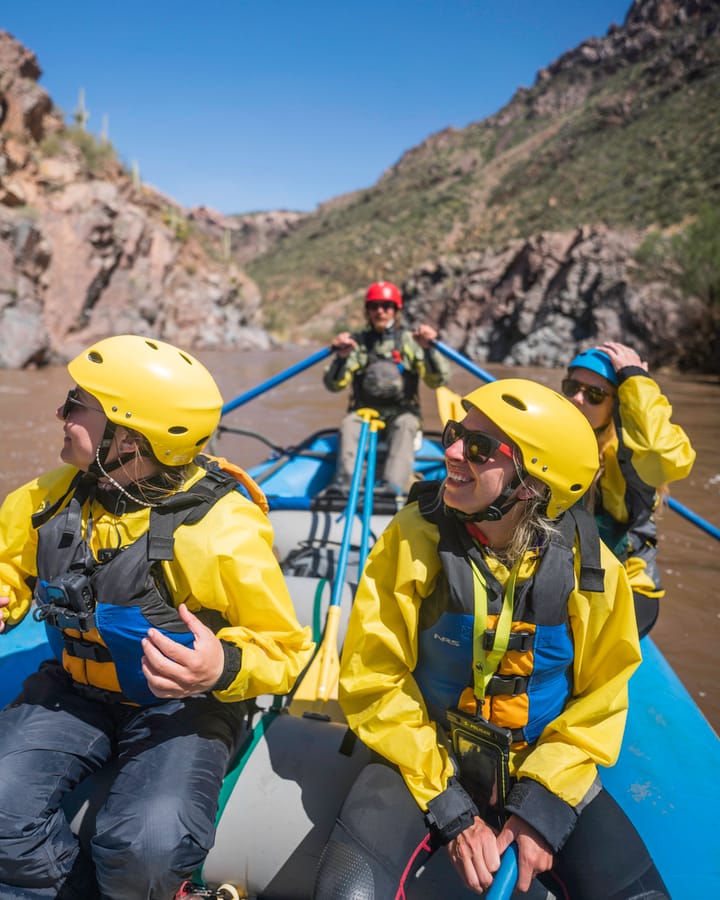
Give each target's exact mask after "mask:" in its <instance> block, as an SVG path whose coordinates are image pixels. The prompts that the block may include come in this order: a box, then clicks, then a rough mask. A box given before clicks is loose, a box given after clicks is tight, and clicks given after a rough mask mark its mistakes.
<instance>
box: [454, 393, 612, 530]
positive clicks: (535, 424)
mask: <svg viewBox="0 0 720 900" xmlns="http://www.w3.org/2000/svg"><path fill="white" fill-rule="evenodd" d="M462 404H463V407H464V408H465V410H470V409H471V408H473V407H474V408H475V409H478V410H479V411H480V412H482V413H484V414H485V415H486V416H487V417H488V419H490V420H491V421H492V422H494V423H495V425H497V427H498V428H500V429H502V431H504V432H505V434H506V435H507V436H508V437H509V438H510V439H511V441H512V442H513V443H514V444H516V445H517V447H519V449H520V452H521V453H522V458H523V466H524V468H525V470H526V472H528V474H530V475H533V476H534V477H535V478H537V479H538V480H539V481H542V482H543V483H544V484H546V485H547V486H548V487H549V488H550V498H549V500H548V505H547V516H548V518H550V519H555V518H557V517H558V516H559V515H560V514H561V513H562V512H564V510H566V509H567V508H568V507H569V506H572V505H573V503H575V501H576V500H578V499H579V498H580V497H582V495H583V494H584V493H585V491H587V489H588V488H589V487H590V485H591V484H592V481H593V479H594V478H595V475H596V473H597V470H598V468H599V465H600V462H599V457H598V445H597V439H596V437H595V432H594V431H593V430H592V427H591V426H590V423H589V422H588V420H587V419H586V418H585V416H584V415H583V414H582V413H581V412H580V410H579V409H577V408H576V407H575V406H574V405H573V404H572V403H571V402H570V401H569V400H568V399H566V398H565V397H563V396H562V395H561V394H558V393H556V392H555V391H553V390H551V389H550V388H549V387H545V385H543V384H538V383H537V382H536V381H529V380H528V379H525V378H503V379H500V380H498V381H493V382H490V383H489V384H485V385H483V386H482V387H479V388H477V390H475V391H473V392H472V393H471V394H468V395H467V396H466V397H463V400H462Z"/></svg>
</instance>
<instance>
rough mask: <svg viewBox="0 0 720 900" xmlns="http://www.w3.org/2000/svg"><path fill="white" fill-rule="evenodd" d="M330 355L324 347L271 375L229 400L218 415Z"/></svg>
mask: <svg viewBox="0 0 720 900" xmlns="http://www.w3.org/2000/svg"><path fill="white" fill-rule="evenodd" d="M331 353H332V350H331V349H330V347H324V348H323V349H322V350H318V352H317V353H313V355H312V356H308V358H307V359H303V360H302V361H301V362H299V363H295V365H294V366H290V368H289V369H285V371H283V372H278V374H277V375H273V377H272V378H268V380H267V381H264V382H263V383H262V384H259V385H257V387H254V388H252V389H251V390H249V391H246V393H244V394H240V396H239V397H236V398H235V399H234V400H229V401H228V402H227V403H226V404H225V405H224V406H223V408H222V409H221V410H220V415H221V416H224V415H225V414H226V413H229V412H231V411H232V410H233V409H237V408H238V406H242V405H243V404H244V403H248V402H249V401H250V400H254V399H255V397H259V396H260V394H264V393H265V391H269V390H270V388H274V387H275V386H276V385H278V384H282V383H283V381H287V380H288V378H292V377H293V376H294V375H298V374H299V373H300V372H304V371H305V369H309V368H310V366H314V365H315V363H319V362H320V361H321V360H323V359H327V357H328V356H330V354H331Z"/></svg>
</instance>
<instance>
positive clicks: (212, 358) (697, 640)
mask: <svg viewBox="0 0 720 900" xmlns="http://www.w3.org/2000/svg"><path fill="white" fill-rule="evenodd" d="M311 352H313V351H311V350H309V349H307V348H304V349H301V350H300V349H297V350H287V351H269V352H259V351H258V352H245V353H227V352H225V353H199V354H197V355H198V356H199V357H200V358H201V359H202V360H203V362H205V364H206V365H207V366H208V367H209V369H210V370H211V371H212V373H213V374H214V375H215V377H216V379H217V381H218V384H219V385H220V389H221V391H222V393H223V396H224V398H225V400H226V401H228V400H232V399H233V398H235V397H237V396H239V395H241V394H244V393H245V392H246V391H248V390H250V389H251V388H253V387H255V386H256V385H258V384H261V383H263V382H265V381H266V380H267V379H269V378H271V377H272V376H274V375H275V374H277V373H278V372H282V371H284V370H285V369H287V368H288V367H289V366H292V365H294V364H295V363H296V362H298V361H300V360H302V359H305V358H306V357H308V356H309V355H310V353H311ZM322 366H323V363H318V364H317V365H316V366H314V367H312V368H310V369H307V370H305V371H304V372H302V373H300V374H299V375H297V376H295V377H294V378H292V379H291V380H289V381H286V382H284V383H283V384H281V385H279V386H277V387H275V388H273V389H272V390H271V391H269V392H268V393H265V394H263V395H261V396H259V397H256V398H255V399H254V400H252V401H250V402H249V403H247V404H246V405H243V406H241V407H239V408H238V409H236V410H234V411H233V412H232V413H229V414H228V416H227V417H226V419H225V420H224V424H226V425H228V426H231V427H236V428H243V429H248V430H251V431H253V432H256V433H257V434H260V435H262V436H263V437H265V438H266V439H267V440H268V441H270V442H271V443H272V444H275V445H280V446H288V445H292V444H294V443H297V442H298V441H299V440H301V439H302V438H303V437H304V436H305V435H306V434H308V433H309V432H311V431H314V430H316V429H319V428H325V427H332V426H334V425H336V424H337V423H338V422H339V420H340V417H341V415H342V413H343V411H344V408H345V403H346V397H345V395H344V394H330V393H328V392H327V391H326V390H325V389H324V388H323V386H322V383H321V380H320V379H321V372H322ZM483 368H486V369H487V370H488V371H490V373H491V374H492V375H494V376H496V377H503V376H508V375H513V376H520V377H530V378H535V379H537V380H538V381H541V382H543V383H545V384H548V385H549V386H550V387H553V388H557V387H558V386H559V384H560V380H561V377H562V372H561V371H560V370H552V369H522V368H513V369H509V368H506V367H502V366H495V365H491V366H483ZM451 369H452V379H451V383H450V387H451V388H452V389H453V390H455V391H458V392H459V393H465V392H467V391H469V390H471V389H472V388H473V387H476V386H477V384H478V380H477V379H476V378H475V377H474V376H472V375H470V374H469V373H467V372H466V371H465V370H463V369H460V368H459V367H458V366H457V365H455V364H454V363H451ZM655 377H656V378H657V380H658V382H659V384H660V386H661V388H662V389H663V391H664V392H665V394H666V395H667V397H668V398H669V400H670V402H671V403H672V404H673V408H674V416H673V418H674V421H675V422H677V423H678V424H679V425H681V426H682V427H683V428H684V429H685V431H686V432H687V433H688V435H689V437H690V439H691V441H692V444H693V446H694V447H695V450H696V451H697V460H696V462H695V467H694V469H693V472H692V473H691V475H690V477H689V478H687V479H686V480H685V481H681V482H678V483H677V484H675V485H673V486H672V495H673V497H674V498H675V499H676V500H677V501H678V502H679V503H681V504H683V506H685V507H687V508H688V509H690V510H692V512H694V513H695V514H696V515H698V516H700V517H701V518H702V519H704V520H705V521H707V522H710V523H712V524H713V525H714V526H715V527H720V503H719V502H718V501H719V500H720V379H718V378H717V377H702V376H688V375H675V374H665V373H662V374H655ZM71 386H72V385H71V382H70V378H69V376H68V374H67V372H66V371H65V369H64V368H61V367H60V368H47V369H42V370H38V371H7V370H0V413H1V416H2V422H3V427H4V433H5V438H4V443H5V457H4V465H3V467H2V472H0V498H4V497H5V495H6V494H7V493H8V492H9V491H10V490H11V489H12V488H14V487H16V486H18V485H20V484H22V483H23V482H24V481H27V480H29V479H30V478H32V477H34V476H35V475H37V474H39V473H40V472H41V471H43V470H45V469H47V468H51V467H53V466H54V465H56V464H58V462H59V459H58V454H59V452H60V447H61V445H62V431H61V425H60V423H59V422H58V421H57V419H56V418H55V410H56V408H57V406H58V405H59V404H60V403H61V402H62V400H63V399H64V396H65V393H66V392H67V390H68V389H69V388H70V387H71ZM422 397H423V412H424V418H425V425H426V428H427V429H428V430H432V429H437V428H439V427H440V421H439V418H438V414H437V410H436V408H435V403H434V398H433V394H432V392H431V391H429V390H427V389H426V388H424V387H423V388H422ZM214 449H215V451H216V452H217V453H219V454H221V455H223V456H226V457H228V458H229V459H232V460H233V461H234V462H237V463H239V464H240V465H242V466H244V467H248V466H251V465H253V464H254V463H257V462H259V461H260V460H261V459H263V458H264V457H265V456H266V455H267V453H268V448H267V446H266V445H264V444H263V443H261V442H260V441H257V440H253V439H249V438H245V437H237V436H234V435H224V436H223V437H222V439H221V440H219V441H218V442H217V444H216V445H215V448H214ZM659 545H660V553H659V557H658V560H659V565H660V570H661V572H662V575H663V581H664V583H665V587H666V589H667V594H666V596H665V598H664V600H663V601H662V606H661V612H660V618H659V621H658V623H657V625H656V626H655V628H654V630H653V632H652V638H653V640H654V641H655V643H656V644H657V645H658V647H659V648H660V649H661V650H662V652H663V653H664V655H665V657H666V658H667V660H668V661H669V663H670V664H671V665H672V666H673V668H674V669H675V671H676V672H677V674H678V675H679V677H680V678H681V679H682V681H683V683H684V684H685V686H686V688H687V689H688V691H689V692H690V694H691V695H692V696H693V698H694V699H695V701H696V702H697V704H698V705H699V707H700V708H701V710H702V711H703V712H704V714H705V716H706V717H707V719H708V720H709V721H710V723H711V724H712V725H713V727H714V728H715V730H716V731H720V678H718V677H717V676H718V649H717V647H718V643H716V642H717V641H718V639H719V638H720V603H719V602H718V600H717V599H716V596H715V591H716V589H718V587H719V585H720V541H718V540H717V539H716V538H714V537H712V536H711V535H709V534H707V533H706V532H705V531H703V530H702V529H701V528H699V527H698V526H697V525H695V524H693V523H692V522H690V521H688V520H687V519H686V518H684V517H683V516H681V515H680V514H679V513H677V512H676V511H674V510H672V509H669V508H666V509H664V510H663V512H662V516H661V518H660V520H659Z"/></svg>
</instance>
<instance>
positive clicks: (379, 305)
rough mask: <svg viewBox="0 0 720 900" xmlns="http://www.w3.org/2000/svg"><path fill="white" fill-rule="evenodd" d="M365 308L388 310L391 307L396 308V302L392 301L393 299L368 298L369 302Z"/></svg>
mask: <svg viewBox="0 0 720 900" xmlns="http://www.w3.org/2000/svg"><path fill="white" fill-rule="evenodd" d="M365 309H368V310H371V311H373V310H378V309H384V310H385V311H386V312H387V310H389V309H395V304H394V303H393V302H392V300H368V302H367V303H366V304H365Z"/></svg>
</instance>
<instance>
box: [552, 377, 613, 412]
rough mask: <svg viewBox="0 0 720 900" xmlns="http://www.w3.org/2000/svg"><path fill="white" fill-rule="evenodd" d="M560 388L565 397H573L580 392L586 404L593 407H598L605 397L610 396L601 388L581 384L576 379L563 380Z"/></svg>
mask: <svg viewBox="0 0 720 900" xmlns="http://www.w3.org/2000/svg"><path fill="white" fill-rule="evenodd" d="M561 387H562V392H563V394H565V396H566V397H574V396H575V394H577V392H578V391H582V392H583V394H584V395H585V396H586V397H587V399H588V402H589V403H592V405H593V406H599V405H600V404H601V403H602V402H603V400H604V399H605V398H606V397H609V396H610V394H609V393H608V392H607V391H604V390H603V389H602V388H599V387H595V385H594V384H583V382H582V381H578V380H577V379H576V378H563V381H562V385H561Z"/></svg>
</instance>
